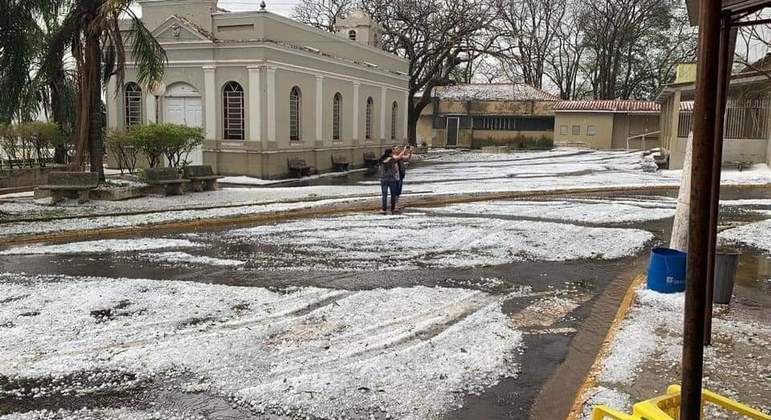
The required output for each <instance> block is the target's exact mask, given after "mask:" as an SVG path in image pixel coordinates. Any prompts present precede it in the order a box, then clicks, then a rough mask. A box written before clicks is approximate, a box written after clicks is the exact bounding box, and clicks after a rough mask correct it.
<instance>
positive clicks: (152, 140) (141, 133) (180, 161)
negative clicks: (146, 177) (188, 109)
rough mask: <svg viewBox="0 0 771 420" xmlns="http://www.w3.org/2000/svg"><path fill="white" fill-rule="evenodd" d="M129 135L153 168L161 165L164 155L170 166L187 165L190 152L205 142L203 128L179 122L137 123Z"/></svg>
mask: <svg viewBox="0 0 771 420" xmlns="http://www.w3.org/2000/svg"><path fill="white" fill-rule="evenodd" d="M129 135H130V136H131V138H132V142H133V144H134V146H135V147H136V149H137V150H139V151H140V152H142V154H143V155H144V156H145V158H146V159H147V163H148V164H149V165H150V167H151V168H154V167H157V166H158V165H160V163H161V159H162V158H163V157H166V160H167V161H168V163H169V166H170V167H174V168H178V167H180V166H185V165H187V164H188V161H187V157H188V156H189V155H190V152H191V151H192V150H193V148H195V147H196V146H198V145H200V144H201V143H202V142H203V129H201V128H197V127H187V126H184V125H179V124H165V123H164V124H147V125H135V126H133V127H131V129H130V130H129Z"/></svg>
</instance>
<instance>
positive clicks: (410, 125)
mask: <svg viewBox="0 0 771 420" xmlns="http://www.w3.org/2000/svg"><path fill="white" fill-rule="evenodd" d="M418 118H420V113H419V112H416V111H415V108H414V107H410V108H409V110H408V112H407V142H408V143H409V144H411V145H413V146H415V145H417V144H418Z"/></svg>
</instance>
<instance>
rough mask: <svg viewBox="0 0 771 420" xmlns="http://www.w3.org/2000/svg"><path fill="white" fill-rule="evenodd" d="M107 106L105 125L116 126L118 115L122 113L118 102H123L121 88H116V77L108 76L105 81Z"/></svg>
mask: <svg viewBox="0 0 771 420" xmlns="http://www.w3.org/2000/svg"><path fill="white" fill-rule="evenodd" d="M105 98H106V99H107V100H106V106H107V127H109V128H116V127H118V119H119V118H120V117H119V115H123V114H122V113H121V112H120V110H121V109H122V107H121V106H120V104H121V103H122V102H123V89H118V84H117V77H116V76H115V75H112V76H110V79H109V80H108V81H107V95H105Z"/></svg>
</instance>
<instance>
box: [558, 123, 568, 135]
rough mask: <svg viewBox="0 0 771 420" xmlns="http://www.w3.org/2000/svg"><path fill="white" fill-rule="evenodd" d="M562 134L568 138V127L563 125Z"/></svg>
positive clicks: (561, 127)
mask: <svg viewBox="0 0 771 420" xmlns="http://www.w3.org/2000/svg"><path fill="white" fill-rule="evenodd" d="M560 134H561V135H563V136H567V135H568V126H566V125H561V126H560Z"/></svg>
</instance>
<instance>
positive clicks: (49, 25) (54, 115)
mask: <svg viewBox="0 0 771 420" xmlns="http://www.w3.org/2000/svg"><path fill="white" fill-rule="evenodd" d="M0 3H2V4H3V5H4V6H5V8H4V9H3V10H7V13H5V12H4V13H3V14H2V15H0V33H2V35H3V36H0V92H4V94H3V95H0V123H9V122H11V121H29V120H33V119H34V118H35V117H37V115H38V114H39V113H40V112H41V111H42V112H44V113H45V115H46V116H47V117H48V118H49V119H51V120H52V121H53V122H55V123H57V125H58V126H59V128H60V131H61V132H62V134H63V136H62V138H63V139H64V141H60V142H57V143H56V145H55V148H56V152H55V154H54V160H55V161H56V162H57V163H64V162H65V159H66V150H67V149H66V143H67V142H68V141H67V140H68V139H69V135H70V134H71V132H72V126H73V124H74V121H75V119H74V102H75V85H74V74H73V72H72V71H67V70H66V69H65V65H64V55H63V52H62V56H61V57H60V59H59V60H55V61H54V63H56V66H55V68H54V69H52V72H51V73H52V74H50V75H46V74H43V73H42V72H40V71H39V70H40V62H41V60H42V58H43V55H44V53H45V52H46V46H47V45H48V41H49V39H50V37H51V35H52V34H53V33H55V32H56V31H57V30H58V28H59V26H60V20H61V19H60V15H61V12H62V7H63V6H64V5H63V4H62V3H61V1H41V2H39V3H35V2H34V1H32V2H31V1H16V0H0Z"/></svg>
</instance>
